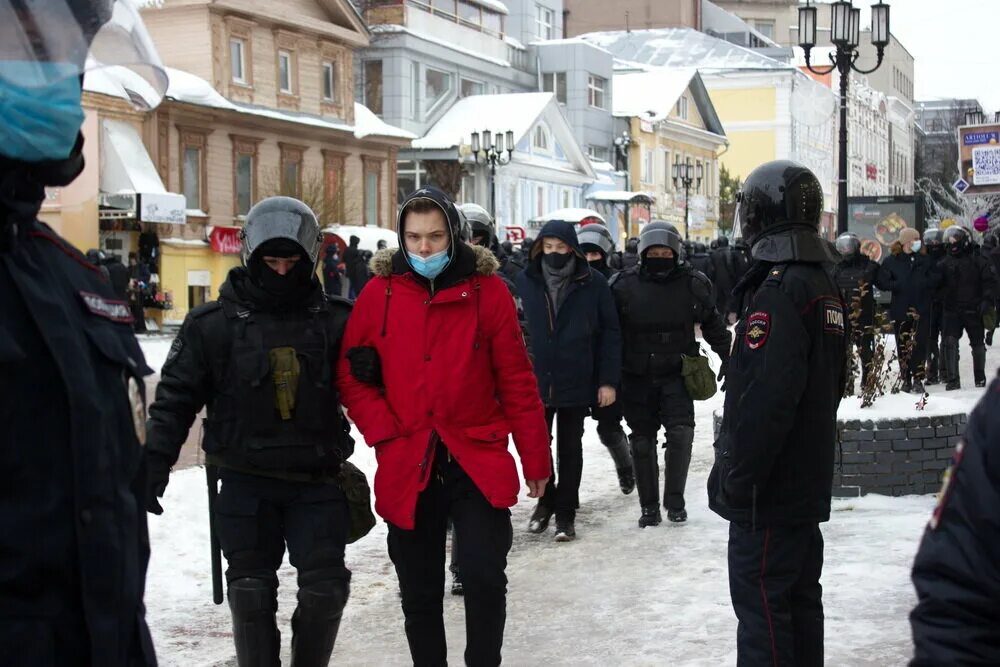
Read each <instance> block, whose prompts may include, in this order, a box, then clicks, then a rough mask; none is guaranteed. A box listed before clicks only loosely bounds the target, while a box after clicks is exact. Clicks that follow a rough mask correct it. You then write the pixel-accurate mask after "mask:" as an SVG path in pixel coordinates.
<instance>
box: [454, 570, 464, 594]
mask: <svg viewBox="0 0 1000 667" xmlns="http://www.w3.org/2000/svg"><path fill="white" fill-rule="evenodd" d="M451 594H452V595H465V586H463V585H462V573H461V572H459V571H458V568H455V569H453V570H452V571H451Z"/></svg>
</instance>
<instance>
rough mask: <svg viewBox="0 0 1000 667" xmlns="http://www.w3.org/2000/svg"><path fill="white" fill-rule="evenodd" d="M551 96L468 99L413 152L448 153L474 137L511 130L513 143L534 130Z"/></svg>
mask: <svg viewBox="0 0 1000 667" xmlns="http://www.w3.org/2000/svg"><path fill="white" fill-rule="evenodd" d="M552 97H553V96H552V93H506V94H503V95H473V96H471V97H465V98H463V99H460V100H459V101H458V102H455V104H454V105H453V106H452V107H451V109H449V110H448V112H447V113H446V114H445V115H444V116H442V117H441V120H439V121H438V122H437V123H435V124H434V127H432V128H431V129H430V130H429V131H428V132H427V134H426V135H424V136H423V137H422V138H420V139H417V140H415V141H414V142H413V147H414V148H422V149H445V148H454V147H456V146H462V145H468V144H471V143H472V133H473V132H482V131H483V130H490V131H492V132H496V131H504V132H506V131H507V130H512V131H513V132H514V143H515V144H516V143H517V142H519V141H520V140H521V138H522V137H523V136H524V135H525V134H527V133H528V131H529V130H531V127H532V125H534V124H535V121H536V120H538V117H539V116H541V115H542V111H543V110H544V109H545V107H546V105H548V104H549V103H550V102H551V101H552Z"/></svg>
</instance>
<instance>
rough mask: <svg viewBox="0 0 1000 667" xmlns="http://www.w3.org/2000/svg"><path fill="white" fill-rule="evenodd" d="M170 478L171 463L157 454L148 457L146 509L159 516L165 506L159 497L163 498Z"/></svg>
mask: <svg viewBox="0 0 1000 667" xmlns="http://www.w3.org/2000/svg"><path fill="white" fill-rule="evenodd" d="M169 480H170V464H169V463H167V461H166V459H164V458H163V457H162V456H158V455H156V454H149V455H148V456H147V457H146V511H147V512H149V513H150V514H156V515H157V516H159V515H160V514H163V508H162V507H161V506H160V501H158V500H157V498H162V497H163V493H164V492H165V491H166V490H167V482H168V481H169Z"/></svg>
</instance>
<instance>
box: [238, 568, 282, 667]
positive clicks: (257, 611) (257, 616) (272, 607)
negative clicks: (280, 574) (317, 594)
mask: <svg viewBox="0 0 1000 667" xmlns="http://www.w3.org/2000/svg"><path fill="white" fill-rule="evenodd" d="M228 598H229V609H230V611H231V612H232V614H233V642H234V643H235V644H236V664H237V665H239V667H278V666H279V665H280V664H281V658H280V657H279V650H280V647H281V634H280V633H279V632H278V625H277V623H276V622H275V620H274V614H275V612H277V610H278V595H277V591H276V590H275V588H274V586H272V585H271V584H270V583H268V582H266V581H264V580H263V579H250V578H247V579H237V580H236V581H234V582H232V583H231V584H229V592H228Z"/></svg>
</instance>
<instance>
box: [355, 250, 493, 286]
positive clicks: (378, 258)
mask: <svg viewBox="0 0 1000 667" xmlns="http://www.w3.org/2000/svg"><path fill="white" fill-rule="evenodd" d="M466 247H467V248H469V249H470V250H471V251H472V253H473V254H474V255H475V257H476V273H478V274H479V275H481V276H492V275H493V274H495V273H496V272H497V270H498V269H499V268H500V262H498V261H497V258H496V257H494V256H493V253H492V252H490V250H489V248H485V247H483V246H478V245H467V246H466ZM398 252H399V248H384V249H382V250H379V251H378V252H376V253H375V255H374V256H372V259H371V261H370V262H369V263H368V268H369V269H371V272H372V273H373V274H374V275H376V276H379V277H381V278H388V277H389V276H391V275H392V258H393V257H394V256H395V255H396V253H398Z"/></svg>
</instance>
